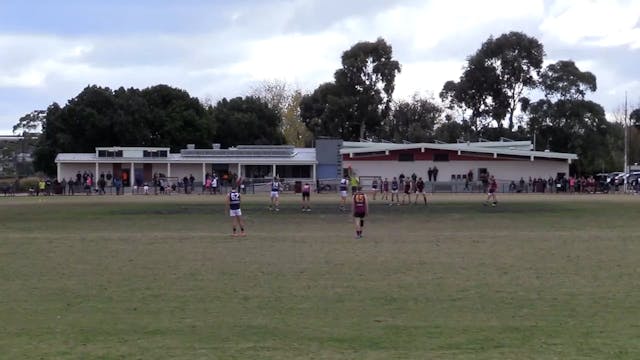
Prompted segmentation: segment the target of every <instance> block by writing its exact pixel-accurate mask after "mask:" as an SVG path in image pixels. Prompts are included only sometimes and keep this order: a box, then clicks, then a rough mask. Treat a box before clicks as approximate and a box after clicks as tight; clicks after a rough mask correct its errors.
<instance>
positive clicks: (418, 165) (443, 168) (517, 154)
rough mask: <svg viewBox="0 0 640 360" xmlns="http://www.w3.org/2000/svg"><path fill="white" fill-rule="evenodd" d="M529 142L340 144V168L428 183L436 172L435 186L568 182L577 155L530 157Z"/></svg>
mask: <svg viewBox="0 0 640 360" xmlns="http://www.w3.org/2000/svg"><path fill="white" fill-rule="evenodd" d="M532 149H533V145H532V144H531V142H529V141H495V142H488V141H487V142H474V143H470V142H466V143H454V144H437V143H417V144H394V143H367V142H344V143H343V145H342V148H341V150H340V154H341V155H342V165H343V167H344V168H347V169H349V168H350V169H352V171H353V172H355V173H356V174H357V175H358V176H382V177H383V178H384V177H389V178H391V177H393V176H398V174H400V173H403V174H405V176H409V175H411V174H412V173H415V174H416V175H417V176H421V177H423V178H424V179H427V172H428V169H429V168H431V169H433V168H437V169H438V178H437V180H438V181H458V180H463V179H466V177H467V174H469V172H471V173H472V174H473V179H475V180H477V179H480V178H481V175H483V174H486V173H490V174H492V175H494V176H495V177H496V179H499V180H501V181H511V180H514V181H518V180H519V179H520V178H524V179H528V178H529V177H532V178H543V179H548V178H550V177H553V178H554V179H555V178H557V177H559V176H560V177H563V176H566V177H568V176H569V165H570V164H571V162H572V161H574V160H577V159H578V156H577V155H576V154H570V153H557V152H550V151H533V150H532Z"/></svg>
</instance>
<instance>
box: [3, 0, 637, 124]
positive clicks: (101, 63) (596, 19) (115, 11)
mask: <svg viewBox="0 0 640 360" xmlns="http://www.w3.org/2000/svg"><path fill="white" fill-rule="evenodd" d="M512 30H516V31H523V32H525V33H527V34H528V35H530V36H534V37H536V38H538V40H540V41H541V42H542V43H543V45H544V47H545V51H546V53H547V58H546V61H547V62H555V61H557V60H564V59H572V60H574V61H575V62H576V63H577V64H578V66H579V67H580V68H581V69H582V70H588V71H591V72H593V73H594V74H595V75H596V77H597V79H598V91H597V92H596V93H595V94H593V95H592V96H591V99H593V100H594V101H597V102H599V103H600V104H602V105H603V106H604V108H605V110H607V111H608V112H613V111H615V110H617V109H619V108H620V107H621V106H622V105H623V103H624V93H625V91H627V92H628V94H629V102H630V104H634V105H637V104H639V103H640V0H601V1H592V0H546V1H545V0H522V1H518V0H482V1H473V0H468V1H462V0H460V1H456V0H430V1H429V0H421V1H418V0H397V1H391V0H389V1H385V0H282V1H269V0H264V1H259V0H235V1H232V0H228V1H218V0H208V1H205V0H180V1H179V0H175V1H173V0H136V1H133V0H109V1H104V0H64V1H49V0H41V1H36V0H33V1H28V0H2V1H1V2H0V134H9V133H11V127H12V126H13V125H14V124H15V123H16V122H17V120H18V118H19V117H20V116H22V115H24V114H26V113H28V112H30V111H32V110H35V109H45V108H46V107H47V106H48V105H50V104H51V103H53V102H58V103H59V104H61V105H64V104H65V103H66V102H67V100H68V99H70V98H72V97H74V96H76V95H77V94H78V93H79V92H80V91H81V90H82V89H83V88H84V87H85V86H87V85H90V84H96V85H99V86H109V87H111V88H117V87H120V86H124V87H137V88H144V87H147V86H151V85H156V84H168V85H171V86H175V87H179V88H182V89H185V90H187V91H188V92H189V93H190V94H191V95H192V96H197V97H199V98H201V99H204V98H210V99H211V100H213V101H216V100H218V99H221V98H222V97H234V96H243V95H247V93H248V92H249V89H250V88H251V87H252V86H255V85H256V84H257V83H258V82H260V81H261V80H269V79H279V80H286V81H288V82H290V83H291V84H293V85H294V86H296V87H299V88H301V89H303V90H306V91H313V89H315V88H316V87H317V86H318V85H319V84H320V83H322V82H325V81H331V80H332V77H333V73H334V71H335V70H336V69H337V68H338V67H340V55H341V54H342V52H343V51H344V50H347V49H348V48H349V47H351V46H352V45H353V44H355V43H356V42H358V41H374V40H375V39H376V38H377V37H379V36H381V37H383V38H384V39H386V40H387V42H389V43H390V44H391V45H392V46H393V51H394V57H395V58H396V59H397V60H398V61H400V63H401V64H402V73H401V74H400V75H399V76H398V78H397V79H396V92H395V94H394V96H395V98H408V97H410V96H411V95H412V94H414V93H420V94H422V95H436V96H437V94H438V92H439V91H440V89H441V88H442V85H443V83H444V82H445V81H447V80H457V79H458V78H459V76H460V74H461V68H462V66H463V65H464V62H465V58H466V57H467V56H468V55H470V54H472V53H473V52H475V51H476V50H477V49H478V48H479V47H480V45H481V44H482V42H483V41H485V40H486V39H487V38H488V37H489V36H490V35H494V36H495V37H497V36H499V35H501V34H503V33H505V32H509V31H512Z"/></svg>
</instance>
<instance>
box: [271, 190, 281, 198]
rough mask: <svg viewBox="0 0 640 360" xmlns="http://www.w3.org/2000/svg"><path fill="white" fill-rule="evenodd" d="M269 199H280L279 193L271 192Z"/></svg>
mask: <svg viewBox="0 0 640 360" xmlns="http://www.w3.org/2000/svg"><path fill="white" fill-rule="evenodd" d="M271 197H272V198H277V197H280V192H279V191H272V192H271Z"/></svg>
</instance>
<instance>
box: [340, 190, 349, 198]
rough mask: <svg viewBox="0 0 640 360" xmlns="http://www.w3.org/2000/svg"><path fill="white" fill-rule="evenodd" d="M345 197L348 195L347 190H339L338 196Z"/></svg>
mask: <svg viewBox="0 0 640 360" xmlns="http://www.w3.org/2000/svg"><path fill="white" fill-rule="evenodd" d="M347 195H348V194H347V190H340V196H341V197H343V198H345V197H347Z"/></svg>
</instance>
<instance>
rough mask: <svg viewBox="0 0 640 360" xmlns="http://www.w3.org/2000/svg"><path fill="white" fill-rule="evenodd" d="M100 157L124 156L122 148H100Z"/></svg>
mask: <svg viewBox="0 0 640 360" xmlns="http://www.w3.org/2000/svg"><path fill="white" fill-rule="evenodd" d="M98 157H122V150H98Z"/></svg>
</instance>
